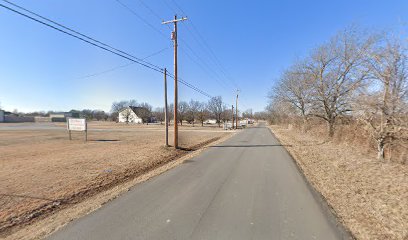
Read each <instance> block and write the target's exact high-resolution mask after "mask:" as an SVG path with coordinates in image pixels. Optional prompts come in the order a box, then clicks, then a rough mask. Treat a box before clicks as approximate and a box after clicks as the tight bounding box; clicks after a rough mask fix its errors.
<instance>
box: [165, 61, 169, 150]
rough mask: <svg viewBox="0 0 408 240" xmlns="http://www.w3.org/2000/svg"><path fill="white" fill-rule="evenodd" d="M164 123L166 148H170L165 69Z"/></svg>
mask: <svg viewBox="0 0 408 240" xmlns="http://www.w3.org/2000/svg"><path fill="white" fill-rule="evenodd" d="M164 122H165V126H166V147H168V146H169V118H168V110H167V69H166V68H165V69H164Z"/></svg>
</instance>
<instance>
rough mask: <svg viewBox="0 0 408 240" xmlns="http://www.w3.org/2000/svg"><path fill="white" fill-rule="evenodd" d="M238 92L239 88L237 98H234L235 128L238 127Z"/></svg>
mask: <svg viewBox="0 0 408 240" xmlns="http://www.w3.org/2000/svg"><path fill="white" fill-rule="evenodd" d="M238 94H239V90H237V98H236V100H235V111H236V114H235V129H238Z"/></svg>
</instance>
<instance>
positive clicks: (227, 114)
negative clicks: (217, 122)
mask: <svg viewBox="0 0 408 240" xmlns="http://www.w3.org/2000/svg"><path fill="white" fill-rule="evenodd" d="M231 111H232V110H231V109H229V108H228V107H227V105H225V104H223V105H222V113H221V121H222V122H223V123H226V122H228V121H230V120H232V119H231V117H232V113H231Z"/></svg>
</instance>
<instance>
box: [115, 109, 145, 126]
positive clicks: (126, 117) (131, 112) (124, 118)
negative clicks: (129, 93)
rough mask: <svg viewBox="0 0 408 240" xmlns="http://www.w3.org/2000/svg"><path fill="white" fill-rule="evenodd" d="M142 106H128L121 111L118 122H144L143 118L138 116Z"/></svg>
mask: <svg viewBox="0 0 408 240" xmlns="http://www.w3.org/2000/svg"><path fill="white" fill-rule="evenodd" d="M139 109H142V108H140V107H132V106H129V107H126V108H123V109H121V110H120V111H119V116H118V122H121V123H143V119H142V118H140V117H139V116H137V114H136V112H138V110H139Z"/></svg>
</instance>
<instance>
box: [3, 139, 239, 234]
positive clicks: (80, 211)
mask: <svg viewBox="0 0 408 240" xmlns="http://www.w3.org/2000/svg"><path fill="white" fill-rule="evenodd" d="M227 133H229V134H227V135H226V136H223V137H221V138H220V139H218V140H215V141H213V142H209V143H207V144H205V145H203V146H202V147H200V148H199V149H197V150H195V151H193V152H191V153H187V154H185V155H183V156H181V157H179V158H176V159H174V160H172V161H170V162H167V163H165V164H163V165H161V166H158V167H157V168H154V169H151V170H150V171H148V172H146V173H144V174H142V175H140V176H138V177H136V178H134V179H130V180H129V181H127V182H124V183H122V184H119V185H117V186H114V187H112V188H111V189H108V190H106V191H102V192H100V193H97V194H95V195H93V196H91V197H89V198H88V199H85V200H83V201H81V202H79V203H77V204H75V205H73V206H71V207H66V208H63V209H61V210H59V211H57V212H55V213H52V214H51V215H49V216H46V217H44V218H43V219H39V220H38V221H35V222H33V223H31V224H29V225H27V226H24V227H22V228H21V229H19V230H17V231H16V232H14V233H12V234H10V235H8V236H5V238H4V240H14V239H20V240H29V239H44V238H46V237H48V236H49V235H51V234H52V233H54V232H56V231H58V230H59V229H61V228H63V227H64V226H66V225H67V224H68V223H70V222H72V221H74V220H76V219H78V218H81V217H83V216H86V215H88V214H90V213H92V212H94V211H96V210H98V209H99V208H101V207H102V206H103V205H104V204H106V203H108V202H110V201H112V200H114V199H116V198H117V197H120V196H121V195H122V194H124V193H126V192H128V191H129V190H130V189H131V188H132V187H135V186H137V185H138V184H140V183H143V182H145V181H148V180H149V179H151V178H154V177H156V176H158V175H160V174H162V173H164V172H167V171H169V170H171V169H173V168H175V167H177V166H179V165H180V164H182V163H183V162H184V161H186V160H188V159H191V158H193V157H195V156H197V155H199V154H200V153H202V152H203V151H205V150H206V149H208V148H209V147H211V146H213V145H217V144H219V143H222V142H224V141H226V140H228V139H229V138H231V137H232V136H234V135H235V134H237V133H238V132H227Z"/></svg>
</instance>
